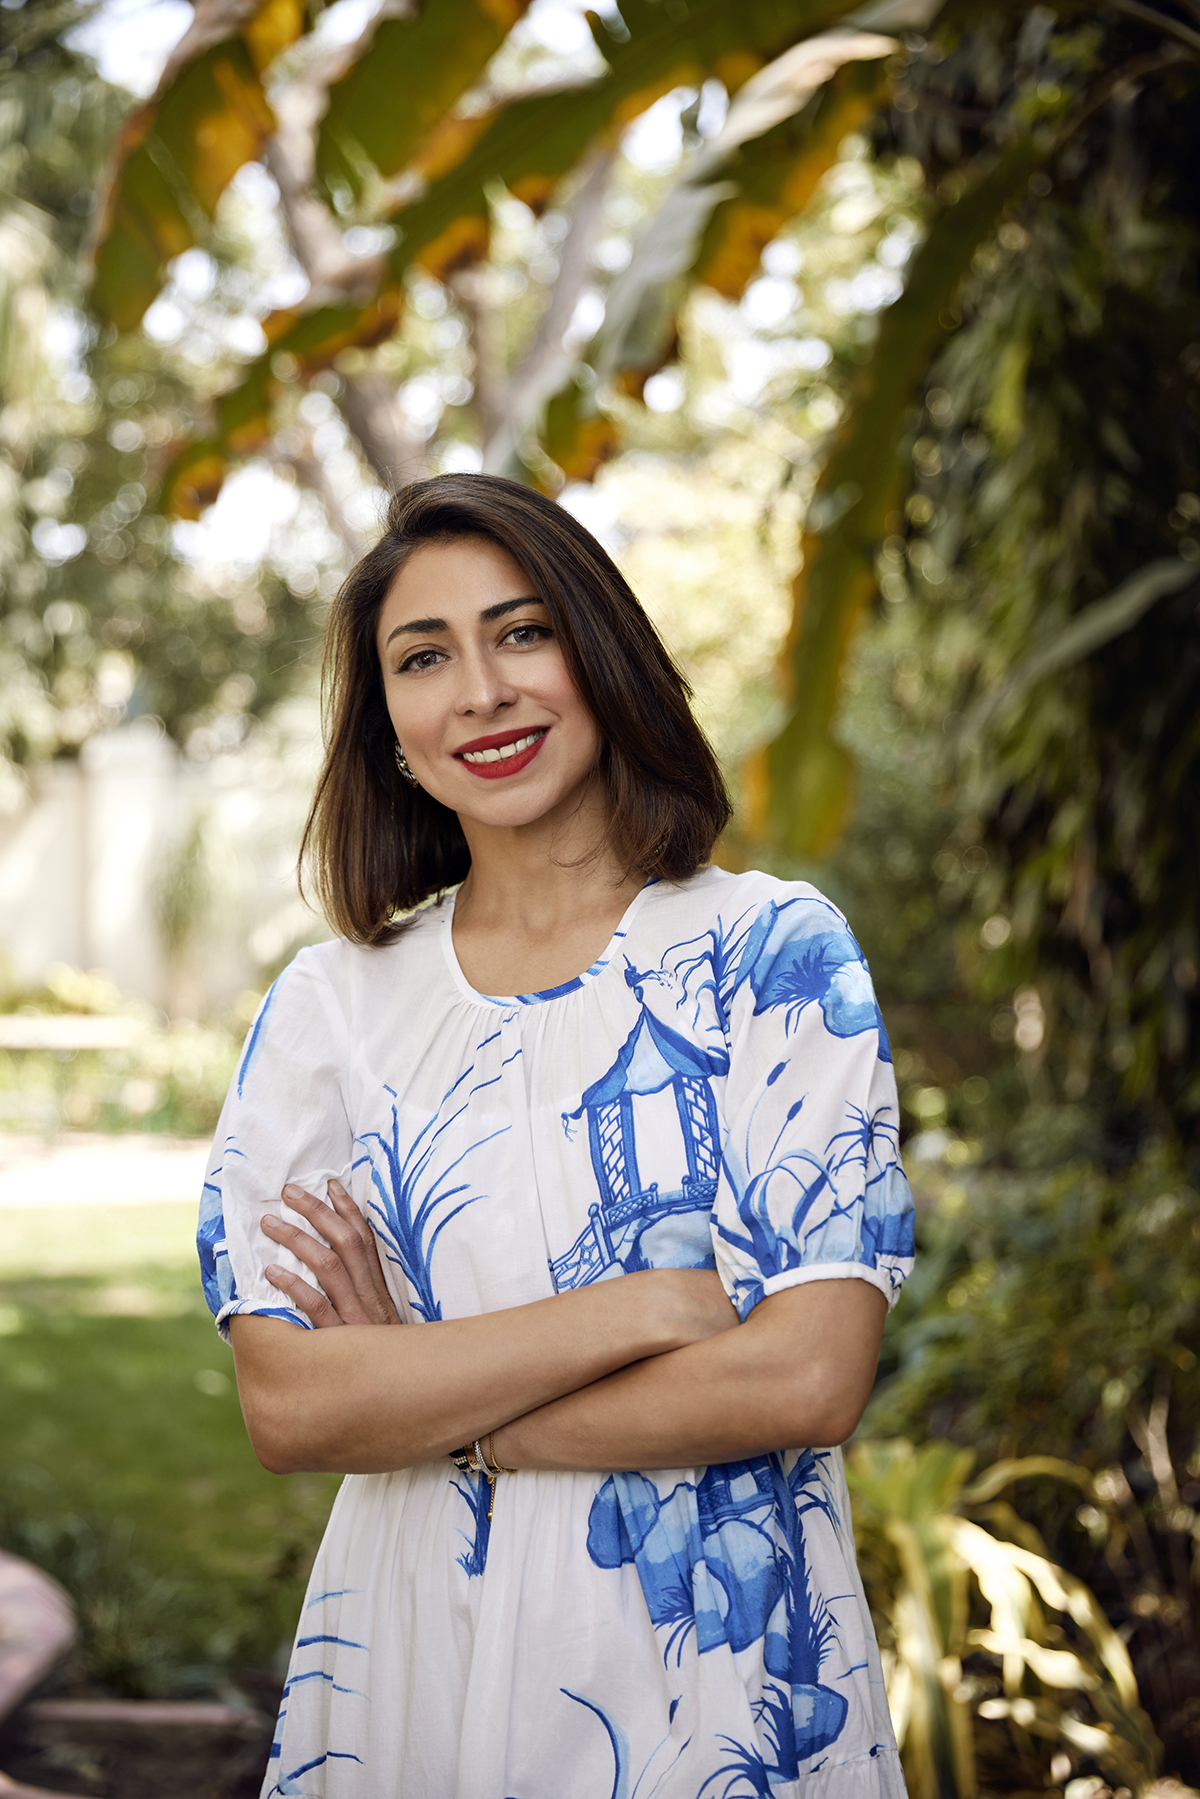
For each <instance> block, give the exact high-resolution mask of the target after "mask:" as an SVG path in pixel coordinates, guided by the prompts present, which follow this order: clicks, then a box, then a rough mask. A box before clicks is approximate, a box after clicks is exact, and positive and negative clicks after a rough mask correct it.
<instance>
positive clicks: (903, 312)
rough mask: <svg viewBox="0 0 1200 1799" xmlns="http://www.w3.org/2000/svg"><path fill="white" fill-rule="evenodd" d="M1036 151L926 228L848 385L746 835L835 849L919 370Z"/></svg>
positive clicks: (813, 851)
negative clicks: (849, 668)
mask: <svg viewBox="0 0 1200 1799" xmlns="http://www.w3.org/2000/svg"><path fill="white" fill-rule="evenodd" d="M1046 153H1047V147H1045V146H1042V145H1041V144H1040V142H1035V141H1034V140H1033V139H1032V138H1030V139H1027V140H1025V141H1023V142H1021V143H1019V144H1016V145H1015V146H1014V147H1013V148H1012V149H1010V150H1009V151H1008V152H1006V154H1005V155H1004V156H1003V157H1001V159H1000V161H999V162H998V163H997V165H996V166H995V167H994V168H993V169H992V170H991V171H990V173H989V174H987V175H985V176H984V177H983V178H982V179H981V180H980V181H979V182H978V183H977V184H976V185H975V186H974V187H973V188H971V189H970V190H969V191H968V192H967V193H965V194H964V195H963V196H962V198H961V199H959V200H958V201H956V202H955V203H954V204H953V205H951V206H948V207H947V208H946V210H945V211H944V212H943V213H942V214H941V216H940V217H939V218H937V219H936V220H935V222H934V224H933V226H932V228H931V230H930V232H929V235H928V236H927V238H926V240H925V242H924V244H923V245H922V247H921V249H920V251H919V252H918V254H917V256H916V258H915V259H914V262H913V267H912V271H911V273H910V275H909V279H908V282H907V284H906V286H905V289H904V292H903V293H902V294H901V296H900V298H899V299H898V300H896V301H895V302H894V303H893V304H892V305H891V306H890V307H889V308H888V309H887V310H886V312H884V314H883V316H882V318H881V321H880V328H879V335H878V338H877V339H876V343H875V348H874V351H873V352H872V355H871V357H870V359H869V360H868V362H867V363H866V365H865V366H864V368H863V369H862V370H861V371H860V373H859V376H858V378H857V380H856V381H855V383H854V385H853V387H852V389H851V393H850V398H849V402H848V405H847V408H846V414H845V418H844V422H843V424H842V426H841V428H840V430H839V431H838V433H837V435H836V436H835V438H834V442H833V445H832V449H831V451H830V454H829V456H828V458H827V460H826V463H825V467H824V469H823V471H822V474H821V477H820V480H819V481H818V483H817V489H816V493H815V495H814V498H813V501H812V504H811V506H810V508H809V513H808V518H807V520H806V523H805V530H804V537H803V544H802V551H803V563H802V567H801V570H800V573H799V574H798V575H797V577H796V582H795V587H794V613H793V626H792V634H791V638H790V641H789V644H788V646H787V650H786V652H785V658H784V666H785V675H786V678H787V681H788V685H789V687H790V699H791V702H792V710H791V714H790V717H789V718H788V721H787V723H786V724H785V726H784V728H783V730H782V731H781V733H780V734H779V736H778V737H777V738H776V739H775V741H774V742H773V743H772V744H771V745H770V746H769V749H768V751H767V752H766V757H765V763H766V767H765V773H766V777H767V778H766V780H765V781H764V780H763V778H762V771H756V776H755V777H753V778H752V780H751V783H750V785H751V788H752V790H754V791H757V792H759V793H760V794H761V796H762V803H761V804H760V808H759V815H758V816H757V817H752V818H751V819H750V820H749V829H750V833H751V835H758V834H762V833H764V832H765V831H767V830H769V831H770V832H771V834H772V835H774V836H775V837H777V838H778V840H779V841H780V842H782V843H784V844H786V845H787V846H788V848H789V849H791V850H792V851H793V852H794V853H795V854H797V855H819V854H821V853H822V851H823V850H824V849H825V848H827V847H828V846H829V845H830V844H831V843H832V842H834V841H835V839H836V837H837V835H838V832H839V831H840V829H841V826H842V823H843V821H844V819H845V817H846V814H847V811H848V808H849V805H850V800H851V797H852V766H851V762H850V758H849V756H848V755H847V753H846V751H845V750H844V749H843V748H842V746H841V744H840V743H838V742H837V741H836V740H835V738H834V736H833V721H834V716H835V712H836V709H837V703H838V697H839V692H840V688H841V682H842V676H843V671H844V669H845V666H846V658H847V654H848V652H849V649H850V647H851V645H852V643H853V641H854V638H855V636H856V633H857V630H858V627H859V625H860V624H861V622H862V618H863V615H864V613H865V611H866V608H867V606H868V604H869V603H870V601H871V599H872V598H873V596H874V593H875V566H874V563H875V553H876V549H877V546H878V544H879V542H880V541H881V539H882V538H883V536H884V519H885V517H886V515H887V513H888V511H889V510H890V509H891V508H892V507H893V506H894V505H895V504H896V503H897V501H898V499H899V497H900V495H901V493H902V490H903V486H904V482H905V479H906V468H905V465H904V462H903V460H902V458H901V455H900V446H901V444H902V442H903V433H904V423H905V419H906V416H907V414H908V411H909V408H910V407H911V405H912V404H913V402H914V400H915V399H916V397H917V393H918V390H919V386H920V382H921V380H922V378H923V376H924V373H925V370H926V369H927V368H928V366H929V363H930V360H931V359H932V356H933V354H934V352H935V350H936V348H937V346H938V344H939V343H940V342H941V341H942V340H943V338H944V337H945V336H946V335H947V333H948V332H949V331H950V330H951V329H952V328H953V317H952V314H951V313H950V311H949V308H950V307H951V305H952V302H953V299H954V295H955V292H956V290H957V288H958V286H959V283H960V282H961V280H962V278H963V276H964V275H965V274H966V272H967V269H968V267H969V265H970V262H971V258H972V256H973V255H974V253H975V250H976V249H977V248H978V246H979V245H980V243H982V242H983V240H984V239H985V238H986V237H988V236H989V235H990V234H991V232H992V231H993V229H994V228H995V226H996V224H997V221H998V220H999V218H1000V216H1001V215H1002V213H1003V212H1004V209H1005V208H1006V207H1007V206H1008V204H1009V202H1010V201H1011V200H1012V199H1013V198H1014V197H1015V196H1016V195H1017V194H1018V193H1020V192H1021V191H1022V190H1023V189H1024V187H1025V185H1026V184H1027V182H1028V180H1029V177H1030V175H1031V174H1032V173H1033V172H1034V170H1035V169H1036V168H1037V167H1038V165H1039V163H1040V162H1041V160H1042V159H1043V157H1044V155H1045V154H1046Z"/></svg>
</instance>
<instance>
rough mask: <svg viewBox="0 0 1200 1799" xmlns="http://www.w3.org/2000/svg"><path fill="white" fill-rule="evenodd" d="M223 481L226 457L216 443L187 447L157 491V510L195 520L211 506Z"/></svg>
mask: <svg viewBox="0 0 1200 1799" xmlns="http://www.w3.org/2000/svg"><path fill="white" fill-rule="evenodd" d="M224 479H225V458H224V456H223V455H222V454H221V451H220V449H219V448H218V447H217V445H216V444H215V443H213V442H212V441H211V440H209V439H202V440H201V441H200V442H199V443H193V444H188V446H187V448H186V449H184V450H182V451H181V452H180V453H179V454H178V455H177V456H176V457H175V459H174V461H173V462H172V463H171V464H170V466H169V468H168V469H167V472H166V474H165V475H164V476H163V480H162V485H161V488H160V491H159V500H158V503H159V507H160V508H161V510H162V511H163V512H166V513H168V514H171V515H173V516H174V517H175V518H189V519H198V518H199V517H200V515H201V513H202V512H203V511H204V509H205V507H207V506H211V505H212V503H213V501H214V500H215V499H216V497H217V495H218V494H219V493H220V491H221V484H222V482H223V481H224Z"/></svg>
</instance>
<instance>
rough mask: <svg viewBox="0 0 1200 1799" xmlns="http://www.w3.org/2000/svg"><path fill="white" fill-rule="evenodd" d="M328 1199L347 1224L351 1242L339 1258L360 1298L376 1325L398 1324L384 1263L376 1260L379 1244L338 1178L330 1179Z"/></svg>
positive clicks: (398, 1317) (398, 1315)
mask: <svg viewBox="0 0 1200 1799" xmlns="http://www.w3.org/2000/svg"><path fill="white" fill-rule="evenodd" d="M329 1200H330V1204H331V1205H332V1206H333V1208H334V1210H335V1211H336V1212H337V1215H338V1217H339V1218H340V1219H342V1221H343V1222H344V1223H345V1224H347V1225H348V1226H349V1227H350V1230H351V1237H352V1242H351V1244H350V1246H349V1254H347V1251H346V1250H343V1251H341V1254H342V1260H343V1261H344V1262H345V1263H346V1267H347V1269H348V1271H349V1273H350V1277H351V1279H352V1280H353V1281H354V1284H355V1287H356V1289H357V1291H358V1294H359V1297H360V1299H362V1300H363V1301H364V1302H368V1293H369V1296H370V1298H369V1304H370V1305H371V1307H372V1308H373V1309H374V1310H375V1311H377V1313H378V1317H377V1318H376V1319H375V1322H376V1323H379V1324H399V1323H400V1322H401V1319H400V1314H399V1313H398V1312H397V1310H396V1308H395V1306H394V1305H393V1303H392V1296H391V1294H390V1293H389V1291H388V1284H387V1280H386V1279H385V1277H384V1272H383V1264H382V1262H381V1261H380V1260H379V1245H378V1243H377V1242H376V1240H375V1232H374V1231H373V1230H372V1229H371V1227H370V1225H369V1224H368V1222H367V1220H366V1219H365V1218H364V1217H363V1215H362V1213H361V1212H360V1211H359V1209H358V1207H357V1206H356V1205H355V1203H354V1201H353V1199H351V1197H350V1195H349V1194H348V1193H347V1191H346V1189H345V1188H344V1187H343V1185H342V1183H341V1181H339V1180H331V1181H330V1182H329Z"/></svg>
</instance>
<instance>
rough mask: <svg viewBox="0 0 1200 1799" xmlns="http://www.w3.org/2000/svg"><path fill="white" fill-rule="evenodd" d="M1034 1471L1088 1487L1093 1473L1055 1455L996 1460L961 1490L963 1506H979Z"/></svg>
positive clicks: (1027, 1477)
mask: <svg viewBox="0 0 1200 1799" xmlns="http://www.w3.org/2000/svg"><path fill="white" fill-rule="evenodd" d="M1035 1474H1050V1475H1053V1476H1054V1478H1055V1479H1056V1480H1069V1481H1073V1482H1074V1483H1075V1485H1076V1486H1077V1487H1084V1488H1089V1487H1090V1486H1091V1484H1092V1479H1093V1476H1092V1472H1091V1470H1090V1469H1088V1468H1082V1467H1080V1465H1079V1463H1078V1462H1064V1461H1062V1460H1061V1459H1060V1458H1059V1457H1058V1456H1056V1455H1023V1456H1017V1457H1015V1458H1014V1459H1013V1460H1011V1461H1007V1462H996V1463H995V1464H994V1466H993V1467H991V1468H989V1469H988V1470H987V1472H986V1473H985V1474H981V1475H980V1477H979V1479H978V1480H976V1481H973V1482H972V1484H971V1485H970V1486H969V1487H967V1488H965V1489H964V1491H963V1496H962V1497H963V1503H964V1504H965V1505H982V1504H983V1503H984V1502H985V1501H986V1500H989V1499H994V1498H995V1496H996V1494H997V1493H1000V1492H1003V1490H1004V1488H1005V1487H1007V1486H1011V1485H1012V1483H1013V1481H1015V1480H1028V1479H1029V1478H1030V1476H1032V1475H1035Z"/></svg>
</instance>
